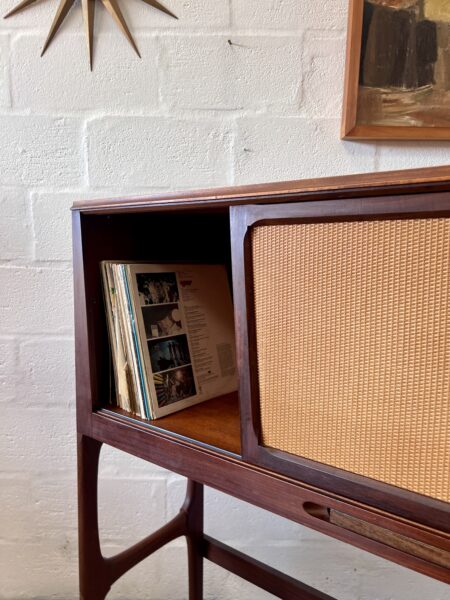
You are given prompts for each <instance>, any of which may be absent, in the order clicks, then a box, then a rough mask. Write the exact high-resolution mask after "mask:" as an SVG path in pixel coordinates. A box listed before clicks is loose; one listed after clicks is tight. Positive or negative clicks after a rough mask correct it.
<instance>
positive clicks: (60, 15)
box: [4, 0, 178, 71]
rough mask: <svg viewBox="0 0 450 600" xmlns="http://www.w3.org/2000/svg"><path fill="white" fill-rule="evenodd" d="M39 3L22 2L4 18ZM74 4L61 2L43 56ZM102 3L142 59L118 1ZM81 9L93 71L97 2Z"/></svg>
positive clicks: (85, 0) (86, 0) (86, 1)
mask: <svg viewBox="0 0 450 600" xmlns="http://www.w3.org/2000/svg"><path fill="white" fill-rule="evenodd" d="M38 1H39V0H22V2H20V3H19V4H18V5H17V6H15V7H14V8H13V9H12V10H10V11H9V12H8V13H7V14H6V15H5V16H4V18H5V19H7V18H8V17H12V16H13V15H15V14H17V13H19V12H21V11H22V10H25V9H26V8H28V7H29V6H31V5H32V4H35V3H36V2H38ZM74 2H75V0H60V3H59V6H58V9H57V11H56V14H55V18H54V19H53V23H52V25H51V27H50V31H49V32H48V36H47V39H46V40H45V43H44V46H43V48H42V52H41V56H43V54H44V53H45V51H46V50H47V48H48V47H49V46H50V44H51V42H52V40H53V38H54V37H55V34H56V32H57V31H58V29H59V28H60V27H61V25H62V22H63V21H64V19H65V18H66V16H67V14H68V12H69V10H70V9H71V8H72V5H73V4H74ZM101 2H102V4H103V6H104V7H105V8H106V10H107V11H108V12H109V14H110V15H111V16H112V18H113V19H114V20H115V21H116V23H117V25H118V26H119V28H120V29H121V30H122V32H123V34H124V35H125V37H126V38H127V39H128V41H129V42H130V44H131V46H132V47H133V49H134V51H135V52H136V54H137V55H138V56H139V58H140V57H141V55H140V53H139V50H138V47H137V46H136V42H135V41H134V38H133V36H132V35H131V32H130V30H129V28H128V25H127V22H126V20H125V17H124V16H123V13H122V11H121V10H120V6H119V4H118V2H117V0H101ZM142 2H145V3H146V4H149V5H150V6H153V8H156V9H157V10H160V11H161V12H164V13H166V14H167V15H169V16H170V17H173V18H174V19H177V18H178V17H177V16H176V15H174V14H173V13H172V12H171V11H170V10H169V9H168V8H166V7H165V6H163V5H162V4H161V3H160V2H157V1H156V0H142ZM81 7H82V10H83V20H84V24H85V29H86V38H87V46H88V52H89V66H90V68H91V71H92V64H93V56H94V52H93V47H94V14H95V0H81Z"/></svg>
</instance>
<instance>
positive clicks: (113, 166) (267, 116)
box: [0, 0, 450, 600]
mask: <svg viewBox="0 0 450 600" xmlns="http://www.w3.org/2000/svg"><path fill="white" fill-rule="evenodd" d="M16 2H17V0H5V2H4V3H3V5H2V10H3V11H5V12H6V11H7V10H8V9H9V8H11V7H12V6H13V5H14V4H15V3H16ZM166 3H167V5H168V6H170V7H171V8H172V9H173V10H174V11H175V12H176V13H177V14H178V15H179V17H180V20H179V21H175V20H173V19H169V18H167V17H165V16H164V15H162V14H159V13H155V11H153V10H152V9H151V8H149V7H148V6H147V5H145V4H144V3H143V2H132V3H131V2H130V3H125V2H122V5H123V10H124V13H125V14H126V16H127V18H129V21H130V24H131V25H132V28H133V30H134V31H135V32H136V40H137V43H138V45H139V48H140V50H141V53H142V57H143V58H142V60H139V59H138V58H137V57H136V56H135V55H134V54H133V52H132V51H131V50H130V48H129V46H128V44H127V42H126V41H125V40H124V39H122V37H121V36H120V33H119V32H118V31H117V29H116V27H115V25H114V24H113V23H112V21H111V19H110V18H109V16H108V15H107V14H106V12H105V11H104V9H103V8H102V7H101V6H98V8H97V11H96V33H97V37H96V42H95V70H94V72H93V73H90V72H89V70H88V68H87V57H86V50H85V46H84V44H85V42H84V37H83V35H84V34H83V32H82V19H81V10H80V6H79V5H77V6H76V7H75V8H74V9H73V10H72V11H71V13H70V14H69V16H68V18H67V21H66V23H65V24H64V27H63V30H64V31H63V32H61V33H60V34H58V35H57V37H56V38H55V40H54V43H53V45H52V46H51V47H50V49H49V50H48V52H47V54H46V55H45V57H44V58H42V59H41V58H40V57H39V49H40V48H41V47H42V44H43V41H44V39H45V36H46V32H47V30H48V27H49V26H50V22H51V19H52V17H53V13H54V10H55V3H54V2H50V1H49V0H47V1H45V2H39V3H38V4H37V5H36V6H35V7H32V8H29V9H28V10H26V11H24V13H23V14H21V15H18V16H16V17H14V18H12V19H8V20H0V217H1V219H0V290H1V293H0V406H1V419H0V507H1V509H0V599H1V600H13V599H17V598H21V599H32V598H41V599H44V598H45V599H49V598H53V599H55V600H56V599H61V600H62V599H64V600H66V599H67V600H72V599H75V598H76V597H77V541H76V481H75V434H74V428H75V421H74V419H75V414H74V373H73V321H72V281H71V270H70V259H71V256H70V252H71V250H70V218H69V210H68V209H69V207H70V205H71V203H72V202H73V201H74V200H75V199H78V198H92V197H101V196H111V195H122V196H123V195H124V194H129V195H132V194H137V193H149V192H151V191H161V190H168V189H175V188H180V187H196V186H199V187H200V186H210V185H228V184H239V183H250V182H261V181H269V180H281V179H294V178H300V177H313V176H325V175H337V174H341V173H351V172H362V171H373V170H379V169H390V168H403V167H404V168H407V167H416V166H430V165H435V164H445V163H449V162H450V152H449V145H448V144H446V143H438V144H427V143H406V144H398V143H365V142H359V143H358V142H342V141H340V140H339V117H340V109H341V103H342V84H343V63H344V51H345V37H346V32H345V26H346V18H347V5H348V2H347V0H324V1H323V2H316V1H314V0H301V1H299V0H166ZM228 40H231V41H232V43H233V45H231V46H230V44H229V43H228ZM184 485H185V484H184V481H183V480H182V479H181V478H180V477H178V476H175V475H172V474H169V473H167V472H166V471H164V470H163V469H160V468H159V467H156V466H154V465H151V464H148V463H145V462H143V461H141V460H139V459H136V458H134V457H129V456H127V455H125V454H123V453H120V452H118V451H116V450H113V449H110V448H106V449H105V450H104V452H103V455H102V463H101V484H100V510H101V525H102V534H101V536H102V542H103V545H104V551H105V553H106V554H112V553H114V552H116V551H118V550H120V549H123V548H124V547H125V546H126V545H127V544H129V543H132V542H133V541H136V539H137V538H138V537H139V535H140V534H141V533H147V532H148V531H150V530H152V528H154V527H156V526H159V525H160V524H162V523H163V522H164V520H165V519H167V518H169V517H170V516H171V515H173V514H174V513H175V512H176V511H177V510H178V506H179V503H180V502H181V499H182V496H183V494H184ZM206 502H207V507H206V525H207V530H208V532H210V533H211V534H213V535H215V536H217V537H219V538H220V539H222V540H224V541H226V542H228V543H231V544H234V545H235V546H236V547H238V548H241V549H243V550H245V551H247V552H249V553H250V554H252V555H253V556H255V557H257V558H259V559H262V560H266V561H268V562H269V563H270V564H272V565H274V566H276V567H278V568H280V569H282V570H283V571H286V572H288V573H289V574H291V575H293V576H295V575H300V576H302V577H303V578H304V580H305V581H306V582H307V583H309V584H311V585H317V586H319V587H320V588H321V589H323V590H324V591H326V592H327V593H329V594H331V595H334V596H336V597H337V598H339V599H340V600H424V599H426V600H445V599H447V600H448V598H449V594H448V590H447V588H446V587H445V586H444V585H443V584H440V583H437V582H434V581H432V580H431V579H428V578H426V577H423V576H420V575H418V574H415V573H412V572H410V571H408V570H406V569H403V568H401V567H397V566H395V565H393V564H391V563H388V562H387V561H384V560H381V559H378V558H376V557H373V556H370V555H368V554H366V553H364V552H360V551H359V550H356V549H354V548H351V547H350V546H347V545H345V544H342V543H340V542H337V541H334V540H331V539H328V538H326V537H324V536H322V535H319V534H316V533H314V532H312V531H309V530H307V529H304V528H302V527H300V526H298V525H295V524H292V523H290V522H288V521H286V520H285V519H281V518H279V517H276V516H274V515H270V514H269V513H267V512H265V511H261V510H257V509H255V508H253V507H251V506H249V505H247V504H245V503H242V502H238V501H236V500H234V499H231V498H227V497H225V496H223V495H222V494H219V493H217V492H214V491H211V490H208V491H207V494H206ZM186 574H187V573H186V557H185V548H184V546H183V543H182V542H181V541H176V542H174V543H172V544H171V545H170V546H168V547H167V548H165V549H163V550H162V551H161V552H159V553H158V554H157V555H155V556H153V557H151V558H149V559H148V560H146V561H145V562H144V563H143V564H141V565H139V566H138V567H137V568H136V569H135V570H134V571H132V572H131V573H130V574H128V575H126V576H125V577H124V578H123V579H122V580H121V581H120V582H119V583H118V584H117V585H116V586H115V587H114V589H113V590H112V592H111V594H110V598H117V599H119V598H123V599H127V600H134V599H136V600H140V599H144V598H145V599H148V598H153V599H154V600H181V599H183V598H186V597H187V585H186ZM205 597H206V598H208V599H209V600H213V599H216V600H237V599H238V598H239V599H244V600H265V599H266V598H267V599H268V598H269V597H270V596H269V595H268V594H265V593H263V592H261V591H260V590H257V589H256V588H254V587H253V586H251V585H249V584H247V583H244V582H242V581H240V580H239V579H237V578H236V577H234V576H232V575H230V574H228V573H226V572H224V571H222V570H221V569H219V568H218V567H215V566H211V565H208V566H207V568H206V596H205Z"/></svg>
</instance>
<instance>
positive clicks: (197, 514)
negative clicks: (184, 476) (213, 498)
mask: <svg viewBox="0 0 450 600" xmlns="http://www.w3.org/2000/svg"><path fill="white" fill-rule="evenodd" d="M183 508H184V510H185V511H186V515H187V520H186V525H187V533H186V540H187V550H188V570H189V600H203V485H201V484H200V483H197V482H195V481H190V480H189V481H188V484H187V494H186V501H185V504H184V507H183Z"/></svg>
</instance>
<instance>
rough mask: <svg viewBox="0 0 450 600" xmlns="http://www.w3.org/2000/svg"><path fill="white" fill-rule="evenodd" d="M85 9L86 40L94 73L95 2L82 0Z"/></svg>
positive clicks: (82, 6) (90, 64)
mask: <svg viewBox="0 0 450 600" xmlns="http://www.w3.org/2000/svg"><path fill="white" fill-rule="evenodd" d="M81 8H82V9H83V21H84V28H85V30H86V40H87V46H88V53H89V68H90V69H91V71H92V61H93V58H94V13H95V0H81Z"/></svg>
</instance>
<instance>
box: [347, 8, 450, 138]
mask: <svg viewBox="0 0 450 600" xmlns="http://www.w3.org/2000/svg"><path fill="white" fill-rule="evenodd" d="M342 136H343V137H344V138H359V139H368V138H375V139H450V0H351V4H350V15H349V36H348V46H347V65H346V85H345V98H344V111H343V124H342Z"/></svg>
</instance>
